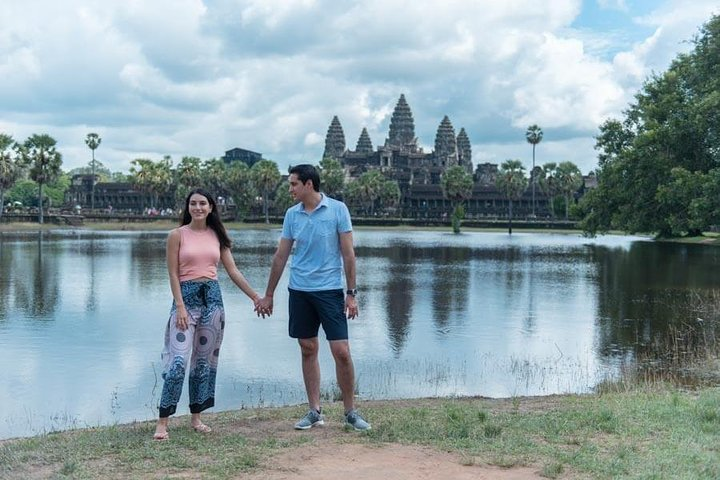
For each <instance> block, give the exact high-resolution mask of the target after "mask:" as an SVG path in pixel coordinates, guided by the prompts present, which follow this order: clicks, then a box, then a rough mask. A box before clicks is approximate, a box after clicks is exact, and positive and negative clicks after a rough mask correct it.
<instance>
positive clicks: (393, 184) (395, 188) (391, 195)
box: [378, 180, 401, 212]
mask: <svg viewBox="0 0 720 480" xmlns="http://www.w3.org/2000/svg"><path fill="white" fill-rule="evenodd" d="M400 196H401V195H400V185H398V182H397V181H395V180H385V181H384V182H383V184H382V186H381V187H380V195H379V197H378V200H379V201H380V204H381V205H382V206H383V207H384V208H385V211H386V212H387V211H391V210H394V209H395V208H397V206H398V205H399V204H400Z"/></svg>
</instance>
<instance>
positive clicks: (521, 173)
mask: <svg viewBox="0 0 720 480" xmlns="http://www.w3.org/2000/svg"><path fill="white" fill-rule="evenodd" d="M527 183H528V180H527V178H525V168H524V167H523V166H522V162H521V161H520V160H505V161H504V162H503V163H502V165H500V172H499V173H498V176H497V178H496V179H495V186H496V187H497V189H498V190H500V191H501V192H502V193H503V194H504V195H505V197H506V198H507V199H508V234H510V235H512V204H513V200H520V198H521V197H522V194H523V193H524V192H525V190H526V189H527Z"/></svg>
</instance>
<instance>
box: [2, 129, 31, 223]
mask: <svg viewBox="0 0 720 480" xmlns="http://www.w3.org/2000/svg"><path fill="white" fill-rule="evenodd" d="M13 145H15V141H14V140H13V138H12V136H10V135H6V134H4V133H0V217H2V212H3V202H4V198H5V190H7V189H9V188H10V187H12V186H13V185H14V184H15V182H17V181H18V179H19V178H20V175H21V174H22V172H23V169H24V166H25V165H24V162H23V160H22V157H21V156H20V155H19V154H17V148H16V152H13V151H12V147H13Z"/></svg>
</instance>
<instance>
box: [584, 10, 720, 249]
mask: <svg viewBox="0 0 720 480" xmlns="http://www.w3.org/2000/svg"><path fill="white" fill-rule="evenodd" d="M693 43H694V48H693V50H692V51H691V52H689V53H687V54H681V55H679V56H678V57H676V59H675V60H673V62H672V63H671V65H670V67H669V69H668V70H667V71H666V72H664V73H661V74H654V75H653V76H652V77H651V78H649V79H648V80H647V81H646V82H645V84H644V85H643V87H642V89H641V90H640V91H639V92H638V93H637V94H636V95H635V101H634V102H633V103H632V104H630V106H629V108H628V109H627V110H626V111H625V112H624V118H623V119H622V120H609V121H607V122H605V123H604V124H603V125H601V127H600V134H599V135H598V136H597V137H596V145H595V148H596V149H598V151H599V155H598V158H599V165H600V168H599V170H598V171H597V179H598V187H597V188H596V189H593V190H592V191H591V192H588V194H586V195H585V196H584V197H583V198H582V199H581V201H580V205H579V207H580V208H579V210H581V212H582V214H583V220H582V222H581V226H582V228H583V229H584V230H585V232H586V233H588V234H590V235H593V234H595V233H596V232H604V231H607V230H610V229H618V230H624V231H626V232H630V233H635V232H647V233H654V234H655V235H657V236H659V237H668V236H675V235H677V232H679V231H681V228H684V227H681V225H682V224H683V223H684V222H685V221H684V220H680V219H682V218H684V217H685V216H686V215H687V213H688V212H689V211H690V209H692V208H700V207H699V205H701V204H702V203H703V202H702V201H700V200H699V199H697V198H696V197H694V193H693V192H692V190H693V189H690V190H688V191H685V193H683V194H679V192H678V191H677V190H678V189H686V188H687V187H689V184H690V183H694V182H695V181H700V180H701V179H702V176H704V175H708V174H709V172H710V171H711V170H712V169H714V168H717V166H718V164H720V133H719V132H720V115H719V114H718V112H719V111H720V95H718V91H720V76H718V75H717V72H718V70H720V55H718V54H717V52H718V51H720V17H719V16H714V17H712V19H711V20H710V21H709V22H708V23H707V24H705V25H704V26H703V27H702V28H701V30H700V34H699V35H698V37H696V38H695V39H694V40H693ZM676 168H682V169H684V170H685V171H686V172H691V173H692V175H698V176H697V178H695V179H691V178H689V177H688V178H685V177H684V176H683V174H682V173H680V171H676V173H675V174H673V171H674V169H676ZM700 183H702V182H700ZM700 218H704V219H705V221H710V220H709V218H710V216H708V215H704V216H703V215H701V216H699V217H697V218H696V219H695V220H699V219H700ZM678 222H679V223H678ZM711 225H712V223H706V224H704V225H696V226H695V227H694V228H693V230H700V231H702V230H706V229H708V228H709V227H710V226H711ZM682 231H685V230H682Z"/></svg>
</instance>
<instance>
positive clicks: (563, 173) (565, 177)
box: [557, 162, 583, 220]
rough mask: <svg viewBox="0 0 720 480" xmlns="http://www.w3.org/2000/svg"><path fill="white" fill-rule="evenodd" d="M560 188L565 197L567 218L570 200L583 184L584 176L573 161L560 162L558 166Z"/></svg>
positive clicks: (566, 217)
mask: <svg viewBox="0 0 720 480" xmlns="http://www.w3.org/2000/svg"><path fill="white" fill-rule="evenodd" d="M557 177H558V188H559V190H560V193H562V194H563V196H564V197H565V220H567V219H568V217H569V213H570V200H571V199H572V196H573V194H574V193H575V192H577V191H578V189H579V188H580V187H581V186H582V183H583V178H582V173H580V169H579V168H578V167H577V165H575V164H574V163H572V162H560V164H559V165H558V167H557Z"/></svg>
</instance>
